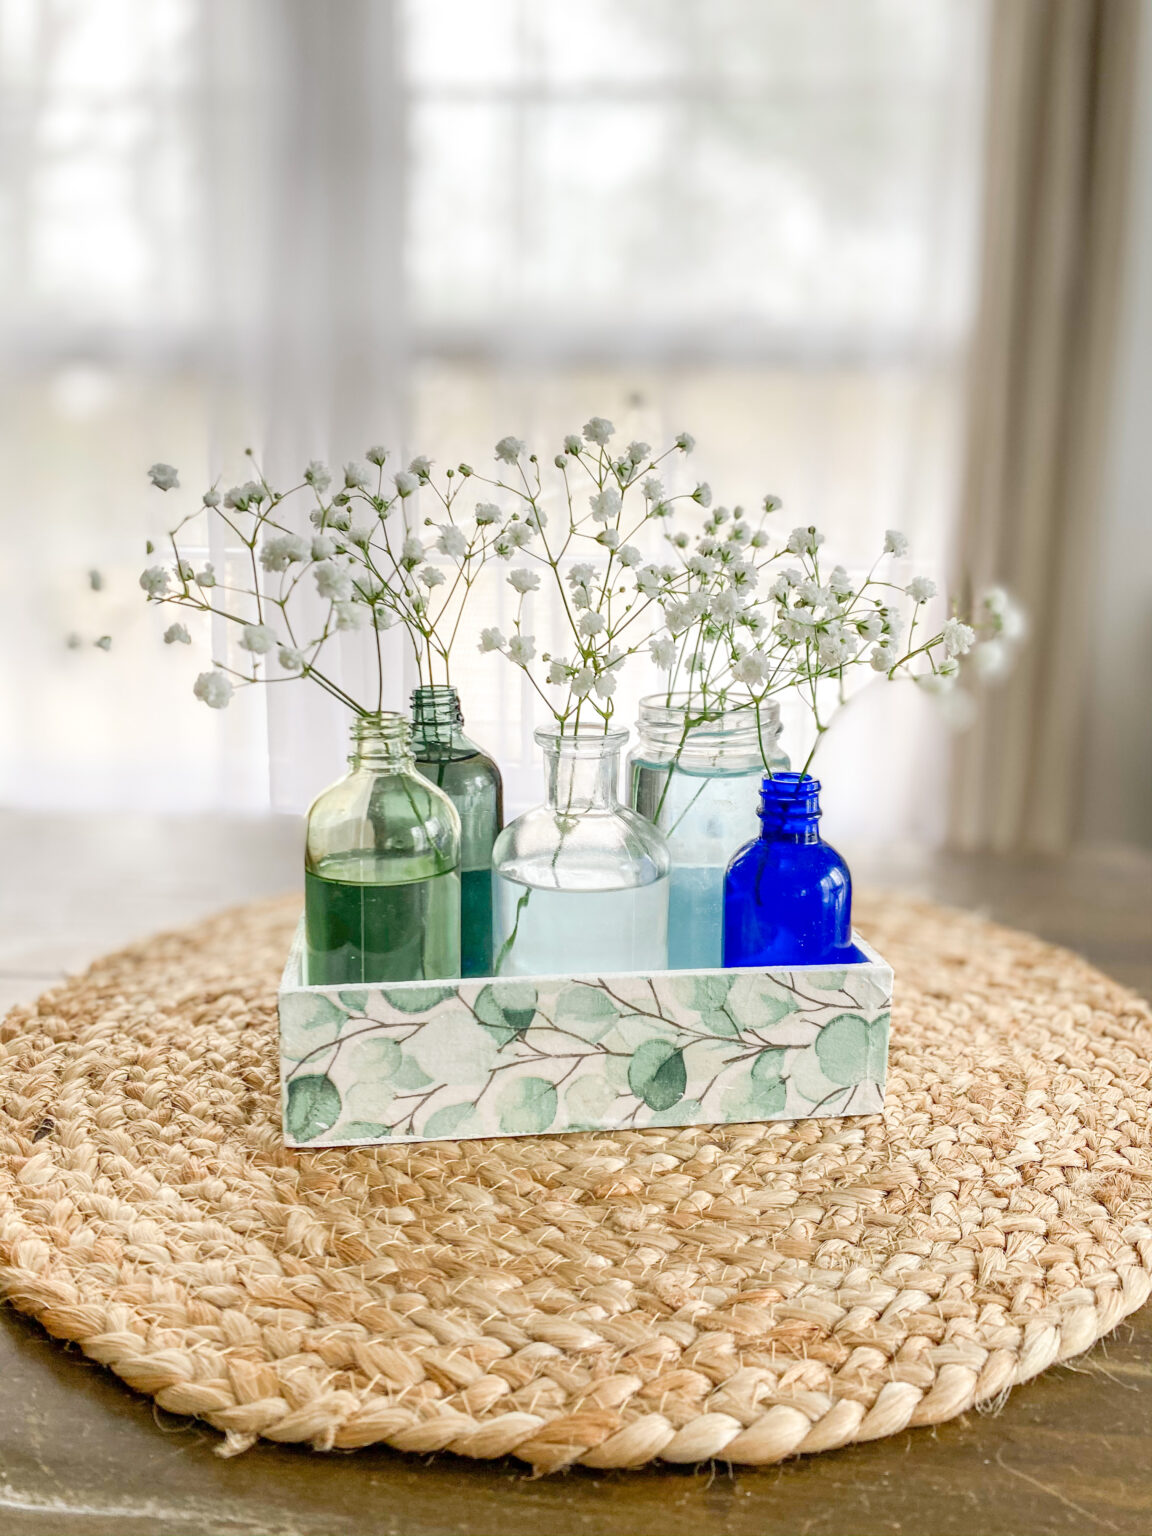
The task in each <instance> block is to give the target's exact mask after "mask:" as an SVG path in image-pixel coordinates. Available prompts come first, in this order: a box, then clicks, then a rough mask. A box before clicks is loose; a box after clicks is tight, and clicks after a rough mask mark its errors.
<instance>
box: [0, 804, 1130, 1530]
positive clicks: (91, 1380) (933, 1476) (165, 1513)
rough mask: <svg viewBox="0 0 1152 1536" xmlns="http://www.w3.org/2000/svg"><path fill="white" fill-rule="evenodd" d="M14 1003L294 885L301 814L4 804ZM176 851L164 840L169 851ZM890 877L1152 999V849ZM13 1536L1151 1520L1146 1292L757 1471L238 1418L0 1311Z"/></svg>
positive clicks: (0, 1432)
mask: <svg viewBox="0 0 1152 1536" xmlns="http://www.w3.org/2000/svg"><path fill="white" fill-rule="evenodd" d="M0 846H2V847H3V848H4V850H5V873H6V877H7V878H6V879H5V881H4V883H3V891H2V893H0V919H2V921H0V1003H3V1004H7V1003H10V1002H14V1001H19V1000H21V999H23V998H26V997H31V996H35V995H36V993H37V992H39V991H40V990H42V989H43V988H44V987H46V986H50V985H51V984H52V982H53V981H54V980H56V979H59V977H60V976H61V975H62V974H64V972H66V971H72V970H75V969H78V968H79V967H80V966H82V965H83V964H84V963H86V962H87V960H89V959H90V958H92V957H93V956H95V955H96V954H98V953H99V952H100V951H101V950H105V949H108V948H111V947H114V946H116V945H118V944H121V943H124V942H127V941H129V940H131V939H134V938H137V937H140V936H142V935H143V934H146V933H148V932H150V931H153V930H155V929H157V928H159V927H165V926H167V927H171V926H174V925H178V924H181V923H184V922H188V921H191V920H193V919H194V918H196V917H197V916H200V915H201V914H203V913H206V912H208V911H210V910H212V909H213V908H215V907H219V906H222V905H225V904H227V903H229V902H235V901H241V900H245V899H248V898H249V897H252V896H256V895H261V894H265V893H268V894H271V893H272V892H275V891H278V890H283V889H285V888H288V887H290V886H292V885H293V884H295V883H296V871H297V868H298V848H299V830H298V827H297V826H296V824H295V823H293V822H291V821H289V820H287V819H274V818H266V819H249V820H242V819H226V818H196V819H186V820H179V821H178V820H160V819H158V818H138V817H91V818H84V817H76V818H71V819H67V818H66V819H63V820H61V819H60V818H53V819H52V820H51V822H49V821H48V820H47V819H41V818H34V817H17V816H14V815H10V814H9V815H0ZM158 850H163V853H164V857H163V859H158V857H157V851H158ZM853 867H854V870H855V873H856V877H857V881H858V883H859V884H867V885H870V886H876V885H886V886H893V887H895V886H898V887H900V888H901V889H904V890H913V891H916V892H919V893H921V894H924V895H926V896H930V897H932V898H933V899H936V900H939V901H942V902H948V903H951V904H953V905H956V906H962V907H968V908H972V909H976V910H979V911H981V912H982V913H984V914H986V915H987V916H990V917H992V918H994V919H996V920H997V921H1001V922H1005V923H1009V924H1011V925H1013V926H1015V927H1019V928H1025V929H1028V930H1030V931H1031V932H1033V933H1037V934H1039V935H1040V936H1041V937H1043V938H1046V939H1050V940H1052V941H1053V942H1056V943H1059V944H1065V945H1067V946H1069V947H1070V948H1073V949H1076V950H1079V951H1080V952H1081V953H1082V954H1085V955H1086V956H1088V958H1089V959H1091V960H1092V961H1093V962H1094V963H1095V964H1097V965H1098V966H1099V967H1100V968H1101V969H1102V970H1104V971H1106V972H1107V973H1108V974H1109V975H1112V976H1114V977H1116V979H1117V980H1119V981H1122V982H1124V983H1126V984H1127V985H1129V986H1132V987H1134V988H1136V989H1137V990H1138V991H1141V992H1142V993H1143V994H1144V995H1145V996H1152V853H1149V852H1148V851H1142V850H1136V849H1092V850H1080V851H1077V852H1076V853H1075V854H1073V855H1072V856H1070V857H1068V858H1064V859H1055V858H1039V857H1037V858H1009V857H1000V856H991V855H980V856H976V855H971V856H957V855H924V854H914V853H909V854H907V855H904V856H902V857H895V856H886V857H884V858H876V857H869V856H868V855H866V854H864V853H858V854H857V855H856V857H855V858H854V859H853ZM0 1384H2V1385H0V1536H217V1533H219V1536H234V1533H235V1536H385V1533H388V1536H488V1533H498V1536H542V1533H544V1536H646V1533H648V1532H652V1533H658V1536H743V1533H748V1536H753V1533H755V1536H775V1533H784V1532H807V1533H812V1536H820V1533H830V1536H844V1533H873V1532H875V1533H907V1536H936V1533H939V1536H947V1533H952V1532H956V1533H961V1532H962V1533H964V1536H985V1533H996V1536H1050V1533H1051V1536H1055V1533H1061V1532H1070V1533H1085V1532H1090V1533H1095V1532H1101V1533H1105V1532H1121V1533H1131V1536H1137V1533H1138V1536H1145V1533H1147V1532H1149V1531H1152V1450H1150V1447H1152V1307H1149V1308H1145V1309H1144V1311H1143V1312H1140V1313H1137V1314H1136V1315H1135V1316H1134V1317H1132V1318H1131V1319H1129V1320H1128V1322H1126V1323H1124V1324H1122V1325H1121V1326H1120V1327H1119V1328H1118V1329H1117V1330H1116V1332H1115V1333H1114V1334H1112V1335H1111V1336H1110V1337H1109V1338H1107V1339H1105V1340H1102V1341H1101V1342H1100V1343H1099V1344H1097V1345H1096V1347H1095V1348H1094V1349H1092V1350H1090V1351H1089V1352H1088V1353H1087V1354H1086V1355H1083V1356H1081V1357H1080V1358H1079V1359H1077V1360H1074V1361H1072V1362H1071V1363H1070V1364H1069V1365H1065V1366H1059V1367H1055V1368H1053V1369H1052V1370H1049V1371H1046V1372H1044V1374H1043V1375H1041V1376H1039V1377H1038V1378H1036V1379H1035V1380H1034V1381H1031V1382H1029V1383H1027V1384H1026V1385H1025V1386H1022V1387H1019V1388H1017V1390H1016V1391H1015V1392H1013V1393H1012V1395H1011V1397H1010V1398H1009V1399H1008V1401H1007V1402H1006V1403H1003V1404H998V1405H997V1407H996V1410H995V1411H989V1412H981V1413H970V1414H966V1415H964V1416H963V1417H962V1418H959V1419H955V1420H953V1421H952V1422H950V1423H948V1424H943V1425H940V1426H938V1427H936V1428H934V1429H918V1430H911V1431H907V1432H905V1433H903V1434H899V1435H894V1436H892V1437H891V1438H889V1439H887V1440H880V1441H875V1442H872V1443H870V1444H867V1445H858V1446H848V1447H846V1448H845V1449H843V1450H840V1451H834V1452H829V1453H826V1454H824V1455H820V1456H813V1457H806V1458H801V1459H799V1460H796V1461H792V1462H787V1463H784V1464H782V1465H780V1466H776V1467H769V1468H765V1469H763V1470H760V1471H752V1470H748V1469H745V1468H739V1469H733V1468H729V1467H728V1466H726V1465H724V1464H720V1463H718V1464H715V1465H712V1466H708V1467H702V1468H697V1469H684V1468H675V1467H665V1466H657V1467H655V1468H652V1469H649V1470H646V1471H641V1472H611V1473H600V1472H587V1471H584V1470H582V1469H575V1470H573V1471H570V1472H568V1473H566V1474H563V1475H561V1476H557V1477H552V1478H539V1479H533V1478H532V1477H531V1476H530V1475H529V1474H528V1472H527V1471H526V1469H525V1468H523V1467H522V1466H521V1465H520V1464H519V1463H516V1462H513V1461H503V1462H496V1463H472V1462H467V1461H463V1460H460V1459H458V1458H454V1457H450V1456H438V1457H421V1456H405V1455H400V1454H398V1453H395V1452H391V1451H387V1450H383V1449H372V1450H364V1451H356V1452H353V1453H349V1454H341V1455H329V1456H319V1455H316V1454H314V1453H313V1452H310V1451H307V1450H301V1449H298V1448H295V1447H291V1448H289V1447H282V1446H275V1445H267V1444H261V1445H258V1446H256V1447H255V1448H254V1449H253V1450H251V1451H249V1452H247V1453H246V1454H244V1455H242V1456H238V1457H236V1458H235V1459H234V1460H223V1459H222V1458H221V1457H220V1456H219V1455H218V1454H217V1451H218V1448H219V1446H220V1443H221V1438H220V1436H218V1435H217V1434H216V1433H214V1432H213V1431H212V1430H210V1429H208V1428H207V1427H206V1426H203V1425H200V1424H197V1423H196V1422H195V1421H194V1420H188V1419H183V1418H176V1417H174V1416H173V1415H171V1414H168V1413H165V1412H163V1411H162V1410H161V1409H159V1408H157V1407H156V1406H155V1404H154V1403H153V1402H152V1401H151V1399H150V1398H146V1397H141V1396H140V1395H138V1394H137V1393H135V1392H132V1391H131V1390H130V1389H129V1388H128V1387H126V1386H124V1385H123V1384H122V1383H121V1382H120V1381H118V1380H117V1379H116V1378H115V1377H114V1376H112V1375H111V1374H110V1373H109V1372H108V1371H106V1370H104V1369H103V1368H102V1367H100V1366H98V1365H95V1364H93V1363H92V1362H91V1361H89V1360H87V1359H86V1358H85V1357H84V1356H83V1355H82V1354H81V1353H80V1351H79V1350H77V1349H75V1348H74V1347H72V1346H68V1345H64V1344H61V1343H59V1342H57V1341H55V1340H52V1339H50V1338H49V1337H48V1336H47V1335H46V1334H45V1333H44V1331H43V1330H42V1329H41V1328H40V1327H39V1326H38V1325H36V1324H35V1323H32V1322H30V1321H29V1320H28V1319H26V1318H23V1317H21V1316H19V1315H18V1314H17V1313H15V1312H13V1311H12V1310H11V1309H10V1308H5V1307H2V1306H0Z"/></svg>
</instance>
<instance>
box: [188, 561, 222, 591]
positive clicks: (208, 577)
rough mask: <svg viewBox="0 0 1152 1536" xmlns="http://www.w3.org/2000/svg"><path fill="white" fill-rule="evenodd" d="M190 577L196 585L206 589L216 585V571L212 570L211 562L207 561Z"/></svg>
mask: <svg viewBox="0 0 1152 1536" xmlns="http://www.w3.org/2000/svg"><path fill="white" fill-rule="evenodd" d="M192 579H193V580H194V581H195V583H196V585H197V586H198V587H203V588H204V589H205V590H207V589H208V588H210V587H214V586H215V585H216V572H215V571H214V570H213V568H212V565H211V563H209V564H208V565H206V566H205V567H204V569H203V570H202V571H197V572H196V574H195V576H194V577H193V578H192Z"/></svg>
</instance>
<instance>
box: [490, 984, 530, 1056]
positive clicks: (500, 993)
mask: <svg viewBox="0 0 1152 1536" xmlns="http://www.w3.org/2000/svg"><path fill="white" fill-rule="evenodd" d="M536 999H537V993H536V988H535V987H534V986H533V985H532V984H531V982H527V981H493V982H489V984H488V985H487V986H486V987H484V988H482V989H481V992H480V995H479V997H477V999H476V1004H475V1008H476V1017H477V1018H478V1019H479V1020H480V1022H481V1024H483V1026H484V1028H485V1029H487V1030H490V1031H491V1033H492V1034H493V1035H494V1036H495V1037H496V1039H497V1040H498V1041H499V1042H500V1044H501V1045H507V1044H508V1042H509V1041H510V1040H513V1039H515V1037H516V1036H517V1035H522V1034H524V1033H525V1032H526V1030H527V1029H528V1028H529V1026H530V1025H531V1023H532V1020H533V1019H534V1018H535V1017H536Z"/></svg>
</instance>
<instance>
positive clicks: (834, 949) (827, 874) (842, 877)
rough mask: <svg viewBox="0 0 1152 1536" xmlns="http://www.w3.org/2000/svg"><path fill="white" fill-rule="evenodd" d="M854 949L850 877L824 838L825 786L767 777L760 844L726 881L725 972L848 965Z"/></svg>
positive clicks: (747, 849)
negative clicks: (743, 967) (822, 805)
mask: <svg viewBox="0 0 1152 1536" xmlns="http://www.w3.org/2000/svg"><path fill="white" fill-rule="evenodd" d="M859 958H860V956H859V954H858V952H857V950H856V949H855V948H854V947H853V944H852V877H851V876H850V875H849V873H848V866H847V865H846V864H845V862H844V860H843V859H842V858H841V857H840V855H839V854H838V853H837V852H836V850H835V848H830V847H829V846H828V844H827V843H826V842H824V840H823V839H822V838H821V836H820V781H819V780H818V779H812V778H809V776H808V775H807V774H801V773H776V774H772V775H771V776H768V775H765V777H764V781H763V783H762V785H761V788H760V836H759V837H758V838H756V840H755V841H754V842H751V843H745V845H744V847H743V848H741V849H740V851H739V853H737V854H736V855H735V856H734V857H733V859H732V862H731V863H730V864H729V865H728V873H727V874H726V875H725V877H724V964H725V965H833V964H838V965H845V964H850V963H852V962H853V961H855V960H858V959H859Z"/></svg>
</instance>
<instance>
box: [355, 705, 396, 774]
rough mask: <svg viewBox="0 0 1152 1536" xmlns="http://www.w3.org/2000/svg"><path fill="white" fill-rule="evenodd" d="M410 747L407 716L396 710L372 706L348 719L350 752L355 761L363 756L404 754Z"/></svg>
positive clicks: (391, 756) (393, 756)
mask: <svg viewBox="0 0 1152 1536" xmlns="http://www.w3.org/2000/svg"><path fill="white" fill-rule="evenodd" d="M411 750H412V731H411V727H410V726H409V724H408V720H407V717H406V716H405V715H402V714H399V713H398V712H397V711H396V710H390V709H385V710H376V711H372V712H371V713H369V714H366V715H357V716H356V718H355V720H354V721H353V722H352V756H351V758H350V759H349V761H350V762H352V763H355V762H357V761H359V760H361V759H363V758H366V757H373V758H399V757H408V756H410V755H411Z"/></svg>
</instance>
